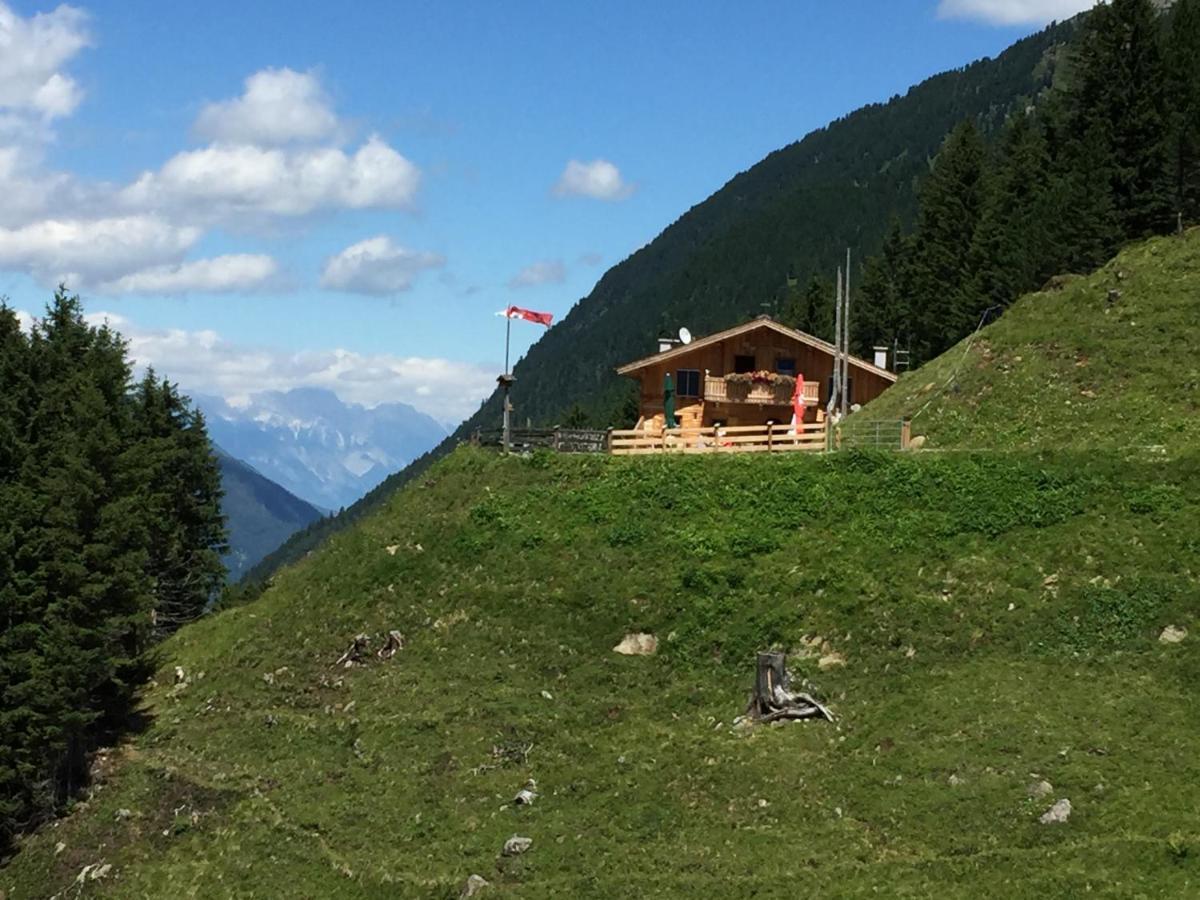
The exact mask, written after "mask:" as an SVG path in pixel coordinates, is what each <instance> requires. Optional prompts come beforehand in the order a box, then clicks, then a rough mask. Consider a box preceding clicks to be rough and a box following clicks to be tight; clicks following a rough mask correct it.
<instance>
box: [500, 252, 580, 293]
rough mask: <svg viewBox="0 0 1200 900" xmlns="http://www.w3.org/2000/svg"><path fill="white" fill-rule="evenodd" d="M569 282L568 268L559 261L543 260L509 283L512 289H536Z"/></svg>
mask: <svg viewBox="0 0 1200 900" xmlns="http://www.w3.org/2000/svg"><path fill="white" fill-rule="evenodd" d="M566 280H567V267H566V266H564V265H563V264H562V260H559V259H543V260H540V261H538V262H535V263H530V264H529V265H527V266H526V267H525V268H523V269H522V270H521V271H520V272H518V273H517V274H516V275H514V276H513V277H512V278H510V279H509V281H508V286H509V287H511V288H523V287H536V286H538V285H540V284H562V283H563V282H564V281H566Z"/></svg>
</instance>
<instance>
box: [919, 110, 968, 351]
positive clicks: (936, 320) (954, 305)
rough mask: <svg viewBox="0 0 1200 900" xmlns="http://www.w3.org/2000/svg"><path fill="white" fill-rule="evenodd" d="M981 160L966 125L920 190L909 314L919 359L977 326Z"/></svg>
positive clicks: (957, 130) (950, 141)
mask: <svg viewBox="0 0 1200 900" xmlns="http://www.w3.org/2000/svg"><path fill="white" fill-rule="evenodd" d="M985 156H986V151H985V148H984V143H983V138H982V137H981V136H980V134H979V131H978V130H977V129H976V128H975V125H974V124H973V123H971V122H964V123H962V124H961V125H959V126H958V127H957V128H955V129H954V131H952V132H951V133H950V136H949V137H948V138H947V139H946V142H945V144H943V146H942V150H941V152H940V153H939V154H938V156H937V159H936V160H935V161H934V165H933V170H932V171H931V172H930V174H929V177H928V179H926V181H925V183H924V185H923V186H922V188H921V209H920V213H919V215H918V218H917V227H916V231H915V234H914V238H913V257H912V270H911V276H912V297H911V310H910V316H911V323H910V324H911V328H912V331H913V338H914V340H913V345H914V346H913V352H914V355H915V357H916V358H917V359H921V360H925V359H930V358H932V357H934V356H936V355H937V354H939V353H941V352H942V351H943V350H945V349H946V348H948V347H950V346H951V345H953V344H954V343H955V342H956V341H958V340H959V339H960V338H961V337H962V336H963V335H965V334H968V333H969V332H970V331H971V330H972V329H973V328H974V327H975V323H976V318H977V314H978V310H979V301H978V300H977V299H976V298H975V297H974V296H973V295H972V293H971V290H972V278H971V269H970V259H971V247H972V245H973V244H974V242H975V232H976V230H977V229H978V228H979V223H980V221H981V218H982V215H983V207H984V202H985V199H986V192H987V185H986V178H985V174H986V161H985Z"/></svg>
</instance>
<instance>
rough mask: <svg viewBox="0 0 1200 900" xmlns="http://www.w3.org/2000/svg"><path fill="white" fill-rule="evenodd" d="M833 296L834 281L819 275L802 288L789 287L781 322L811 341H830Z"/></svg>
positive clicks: (796, 286) (810, 279) (797, 286)
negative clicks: (809, 336)
mask: <svg viewBox="0 0 1200 900" xmlns="http://www.w3.org/2000/svg"><path fill="white" fill-rule="evenodd" d="M834 292H835V288H834V285H833V281H831V280H830V279H828V278H823V277H821V276H820V275H813V276H812V277H811V278H809V280H808V282H807V283H806V284H805V285H804V286H803V287H801V286H800V285H799V284H796V285H792V286H789V288H788V293H787V297H786V299H785V300H784V304H783V309H782V311H781V312H780V314H779V319H780V321H781V322H782V323H783V324H784V325H787V326H788V327H790V328H795V329H797V330H799V331H803V332H805V333H806V334H811V335H813V337H819V338H821V339H822V340H826V341H832V340H833V307H834Z"/></svg>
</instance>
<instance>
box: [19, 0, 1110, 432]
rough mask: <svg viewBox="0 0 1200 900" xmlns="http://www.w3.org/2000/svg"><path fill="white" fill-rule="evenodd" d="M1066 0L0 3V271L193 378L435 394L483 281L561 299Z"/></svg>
mask: <svg viewBox="0 0 1200 900" xmlns="http://www.w3.org/2000/svg"><path fill="white" fill-rule="evenodd" d="M6 4H7V5H6ZM1087 5H1090V4H1089V3H1088V2H1084V0H940V2H939V0H900V2H886V3H885V2H865V0H859V2H843V3H837V4H834V3H827V2H816V0H794V2H791V3H784V2H760V3H755V4H731V3H717V2H703V0H692V2H678V3H645V2H642V3H634V2H610V3H607V4H603V5H590V4H589V5H585V4H575V3H561V2H537V3H535V2H523V3H516V2H512V3H484V2H477V3H454V2H429V3H373V2H365V0H359V2H356V3H352V4H340V5H333V4H328V3H311V2H297V0H293V2H290V3H271V2H265V0H260V2H253V3H246V2H241V3H236V4H235V3H225V2H208V3H205V4H203V7H202V9H203V15H196V10H198V9H200V8H201V7H197V6H191V7H188V6H185V5H183V4H164V3H162V2H161V0H160V2H144V0H122V2H94V3H87V4H84V5H81V6H78V7H56V6H53V5H50V4H46V3H39V2H28V0H15V2H14V0H0V192H2V193H3V195H4V196H6V197H8V198H9V202H8V203H7V210H6V211H5V210H4V209H3V208H0V294H7V295H8V297H9V298H10V301H11V302H12V304H13V305H15V306H16V307H18V308H20V309H23V310H27V311H29V312H36V311H37V309H38V308H39V306H40V304H41V302H42V301H43V299H44V298H45V297H46V296H47V288H48V286H49V285H50V284H52V283H53V282H54V281H55V280H56V279H58V278H61V277H67V278H69V279H70V281H71V283H72V285H73V286H74V287H76V288H77V289H78V290H79V291H80V292H81V293H82V294H83V295H84V298H85V300H86V302H87V306H88V308H89V309H90V310H92V311H94V312H97V313H99V312H104V313H107V314H108V315H109V316H110V317H111V318H112V320H113V321H115V322H117V323H118V324H119V326H120V327H121V328H122V330H124V331H125V332H126V333H127V334H128V335H129V336H130V338H131V346H132V349H133V352H134V353H135V355H136V356H138V358H139V359H140V360H141V361H143V362H153V363H154V364H156V365H157V366H159V367H160V368H161V369H163V370H164V371H166V372H167V374H169V375H171V376H172V377H174V378H177V379H178V380H179V381H180V382H182V383H183V385H184V386H185V387H187V388H190V389H192V390H197V391H200V390H203V391H205V392H209V393H212V392H216V393H222V394H224V395H226V396H228V397H233V398H237V397H242V396H245V395H247V394H248V393H250V392H252V391H254V390H257V389H264V388H282V387H288V386H292V385H294V384H301V383H308V384H323V385H325V386H328V387H332V388H334V389H335V390H337V391H338V393H339V394H340V395H342V396H343V399H346V400H351V401H357V402H363V403H367V404H374V403H378V402H382V401H384V400H402V401H405V402H410V403H413V404H414V405H416V406H418V408H421V409H424V410H425V411H428V412H431V413H433V414H434V415H436V416H438V417H439V418H441V419H442V420H444V421H447V422H452V421H454V420H456V419H458V418H460V417H462V416H463V415H465V414H467V413H469V412H470V411H471V410H472V409H473V408H474V407H475V406H476V405H477V404H478V402H479V399H481V397H482V396H483V395H484V394H485V393H486V392H487V391H488V390H489V388H490V386H491V384H492V379H493V378H494V375H495V374H496V373H497V372H498V371H499V369H500V368H501V360H502V353H503V322H502V321H501V320H500V319H497V318H495V317H494V316H493V315H492V313H494V312H495V311H496V310H498V309H501V308H503V307H504V306H505V305H507V304H509V303H516V304H518V305H522V306H528V307H532V308H534V309H539V310H547V311H550V312H553V313H554V314H555V315H556V316H557V317H561V316H562V315H564V314H565V313H566V312H567V310H568V309H569V308H570V307H571V306H572V305H573V304H574V303H575V302H577V301H578V300H579V299H580V298H581V297H583V296H585V295H586V294H587V293H588V292H589V290H590V289H591V287H592V285H593V284H594V283H595V281H596V280H597V279H598V278H599V276H600V275H601V274H603V272H604V271H605V269H607V268H608V267H609V266H611V265H614V264H615V263H617V262H619V261H620V260H621V259H623V258H624V257H625V256H627V255H628V254H629V253H630V252H632V251H633V250H635V249H636V248H637V247H639V246H641V245H642V244H644V243H646V242H647V241H649V240H651V239H652V238H653V237H654V236H655V235H657V234H658V233H659V232H660V231H661V230H662V229H663V228H665V227H666V226H667V225H669V224H670V223H671V222H672V221H674V220H675V219H676V218H677V217H678V216H679V215H680V214H681V213H683V212H684V211H686V210H687V209H688V208H689V207H690V206H692V205H694V204H696V203H698V202H700V201H702V200H703V199H704V198H705V197H707V196H708V195H709V194H711V193H712V192H713V191H714V190H716V189H717V188H719V187H720V186H721V185H722V184H723V183H724V182H726V181H727V180H728V179H729V178H730V177H732V176H733V175H734V174H735V173H737V172H738V171H741V170H743V169H746V168H748V167H749V166H751V165H753V164H754V163H755V162H757V161H758V160H759V159H761V158H762V157H763V156H764V155H766V154H767V153H769V152H770V151H772V150H774V149H777V148H778V147H781V146H783V145H785V144H788V143H790V142H792V141H794V140H796V139H798V138H800V137H802V136H803V135H804V134H805V133H807V132H808V131H810V130H812V129H813V128H817V127H820V126H821V125H824V124H825V123H827V122H828V121H830V120H831V119H834V118H836V117H838V116H840V115H843V114H845V113H846V112H849V111H851V110H852V109H854V108H857V107H858V106H861V105H863V104H864V103H868V102H872V101H877V100H885V99H887V98H888V97H889V96H891V95H893V94H895V93H900V92H903V91H904V90H905V89H907V87H908V86H909V85H911V84H913V83H915V82H917V81H920V80H921V79H923V78H925V77H927V76H929V75H932V74H934V73H936V72H939V71H943V70H945V69H947V68H952V67H956V66H960V65H963V64H965V63H968V62H970V61H972V60H974V59H976V58H979V57H981V56H985V55H994V54H996V53H998V52H999V51H1000V50H1002V49H1003V48H1004V47H1006V46H1007V45H1008V44H1010V43H1011V42H1012V41H1013V40H1015V39H1016V38H1018V37H1020V36H1021V35H1023V34H1026V33H1028V32H1030V31H1032V30H1034V29H1035V28H1038V27H1040V26H1041V25H1042V24H1045V23H1046V22H1048V21H1050V20H1051V19H1053V18H1056V17H1062V16H1065V15H1069V14H1071V13H1073V12H1075V11H1078V10H1079V9H1080V8H1083V7H1085V6H1087ZM5 85H7V86H5ZM513 330H514V339H515V346H516V348H517V350H518V351H520V350H523V349H524V348H525V347H527V346H528V344H529V343H530V342H532V341H533V340H535V339H536V338H537V337H538V336H539V335H540V331H541V330H540V328H538V327H537V326H532V325H526V324H524V323H515V324H514V329H513Z"/></svg>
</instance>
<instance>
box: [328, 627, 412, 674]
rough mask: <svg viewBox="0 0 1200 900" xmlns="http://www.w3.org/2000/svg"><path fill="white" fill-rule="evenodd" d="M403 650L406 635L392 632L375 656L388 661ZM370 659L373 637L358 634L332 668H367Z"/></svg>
mask: <svg viewBox="0 0 1200 900" xmlns="http://www.w3.org/2000/svg"><path fill="white" fill-rule="evenodd" d="M403 649H404V635H403V634H401V633H400V632H399V631H395V630H392V631H389V632H388V634H387V640H386V641H384V644H383V646H382V647H380V648H379V649H378V650H377V651H376V652H375V656H376V657H378V658H379V659H383V660H388V659H391V658H392V657H393V656H395V655H396V654H397V653H398V652H400V651H401V650H403ZM370 657H371V636H370V635H369V634H356V635H355V636H354V640H352V641H351V642H350V646H349V647H347V648H346V651H345V652H344V653H343V654H342V655H341V656H339V657H338V658H337V659H336V660H335V661H334V663H333V665H332V666H331V668H334V669H338V668H342V669H353V668H354V667H355V666H365V665H366V664H367V663H368V662H370Z"/></svg>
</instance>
